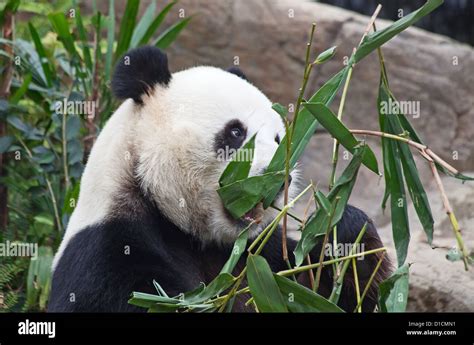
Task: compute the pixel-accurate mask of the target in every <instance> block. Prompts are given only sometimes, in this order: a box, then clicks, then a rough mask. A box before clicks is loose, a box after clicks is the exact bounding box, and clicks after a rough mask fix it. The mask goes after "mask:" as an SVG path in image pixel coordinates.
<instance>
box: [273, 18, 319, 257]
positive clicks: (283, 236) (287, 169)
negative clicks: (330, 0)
mask: <svg viewBox="0 0 474 345" xmlns="http://www.w3.org/2000/svg"><path fill="white" fill-rule="evenodd" d="M315 29H316V23H313V25H312V26H311V34H310V37H309V42H308V43H307V45H306V58H305V69H304V73H303V84H302V86H301V88H300V92H299V95H298V99H297V101H296V106H295V116H294V118H293V126H292V127H291V130H290V131H289V132H288V126H286V128H287V140H286V157H285V186H284V204H285V205H286V204H288V188H289V182H288V177H289V174H290V154H291V144H292V141H293V134H294V132H295V125H296V120H297V119H298V114H299V112H300V106H301V102H302V101H303V96H304V92H305V90H306V85H307V84H308V79H309V76H310V74H311V70H312V68H313V64H310V63H309V57H310V53H311V44H312V42H313V36H314V30H315ZM287 224H288V217H287V215H286V213H285V214H284V216H283V226H282V231H281V239H282V256H283V260H284V261H285V262H287V264H289V261H288V246H287V239H286V238H287Z"/></svg>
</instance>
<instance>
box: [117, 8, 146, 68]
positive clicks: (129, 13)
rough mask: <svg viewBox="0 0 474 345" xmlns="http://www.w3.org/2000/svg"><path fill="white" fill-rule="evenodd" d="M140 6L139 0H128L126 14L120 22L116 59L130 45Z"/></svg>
mask: <svg viewBox="0 0 474 345" xmlns="http://www.w3.org/2000/svg"><path fill="white" fill-rule="evenodd" d="M139 7H140V1H139V0H128V1H127V5H126V7H125V11H124V15H123V17H122V21H121V23H120V31H119V36H118V40H117V49H116V50H115V60H117V59H118V58H119V57H121V56H122V55H123V54H124V53H125V52H126V51H127V50H128V48H129V47H130V42H131V40H132V35H133V29H134V27H135V20H136V17H137V13H138V8H139Z"/></svg>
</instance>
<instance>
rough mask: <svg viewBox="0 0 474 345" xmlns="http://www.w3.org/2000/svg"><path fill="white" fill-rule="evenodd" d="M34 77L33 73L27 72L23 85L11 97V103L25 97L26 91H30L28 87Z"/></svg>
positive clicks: (15, 102)
mask: <svg viewBox="0 0 474 345" xmlns="http://www.w3.org/2000/svg"><path fill="white" fill-rule="evenodd" d="M31 79H32V75H31V74H30V73H29V74H27V75H26V76H25V77H24V79H23V83H22V84H21V86H20V87H19V88H18V89H17V90H16V91H15V93H14V94H13V95H12V96H11V97H10V103H12V104H18V102H19V101H20V100H21V99H22V98H23V96H24V95H25V93H26V92H27V91H28V87H29V86H30V83H31Z"/></svg>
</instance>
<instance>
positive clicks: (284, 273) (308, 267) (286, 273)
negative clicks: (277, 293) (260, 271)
mask: <svg viewBox="0 0 474 345" xmlns="http://www.w3.org/2000/svg"><path fill="white" fill-rule="evenodd" d="M383 251H387V247H380V248H376V249H371V250H367V251H365V252H362V253H356V254H353V255H348V256H344V257H340V258H337V259H332V260H327V261H323V262H321V263H319V262H318V263H315V264H311V265H305V266H300V267H296V268H293V269H291V270H284V271H280V272H278V273H277V274H278V275H279V276H284V277H285V276H289V275H292V274H297V273H301V272H304V271H307V270H312V269H315V268H318V267H319V266H327V265H331V264H335V263H338V262H342V261H346V260H350V259H353V258H358V257H361V256H365V255H370V254H375V253H379V252H383Z"/></svg>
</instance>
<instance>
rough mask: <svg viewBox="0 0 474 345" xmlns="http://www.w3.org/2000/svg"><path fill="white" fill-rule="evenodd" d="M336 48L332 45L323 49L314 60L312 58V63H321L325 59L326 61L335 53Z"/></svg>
mask: <svg viewBox="0 0 474 345" xmlns="http://www.w3.org/2000/svg"><path fill="white" fill-rule="evenodd" d="M336 48H337V47H336V46H334V47H331V48H329V49H326V50H325V51H323V52H322V53H321V54H319V55H318V57H317V58H316V60H314V63H315V64H316V65H321V64H323V63H325V62H326V61H328V60H329V59H331V58H332V57H333V56H334V55H335V54H336Z"/></svg>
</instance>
